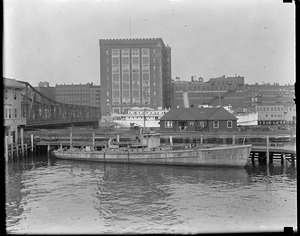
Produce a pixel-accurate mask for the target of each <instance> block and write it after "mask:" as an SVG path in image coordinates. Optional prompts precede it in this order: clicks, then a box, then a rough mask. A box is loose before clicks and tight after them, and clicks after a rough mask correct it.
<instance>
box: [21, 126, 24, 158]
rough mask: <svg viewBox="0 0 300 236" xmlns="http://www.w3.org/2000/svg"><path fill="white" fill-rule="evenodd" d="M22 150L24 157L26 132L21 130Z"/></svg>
mask: <svg viewBox="0 0 300 236" xmlns="http://www.w3.org/2000/svg"><path fill="white" fill-rule="evenodd" d="M21 149H22V156H24V130H23V129H21Z"/></svg>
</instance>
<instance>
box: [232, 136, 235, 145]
mask: <svg viewBox="0 0 300 236" xmlns="http://www.w3.org/2000/svg"><path fill="white" fill-rule="evenodd" d="M232 145H235V135H233V136H232Z"/></svg>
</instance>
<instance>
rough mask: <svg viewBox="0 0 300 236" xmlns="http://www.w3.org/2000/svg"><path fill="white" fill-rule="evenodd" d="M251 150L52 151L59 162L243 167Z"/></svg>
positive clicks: (226, 148) (223, 148) (238, 147)
mask: <svg viewBox="0 0 300 236" xmlns="http://www.w3.org/2000/svg"><path fill="white" fill-rule="evenodd" d="M250 150H251V145H237V146H230V147H214V148H187V149H183V150H155V151H145V150H144V151H143V150H141V149H140V150H139V149H136V150H135V149H129V150H125V149H124V150H120V149H116V150H114V149H112V150H105V151H80V150H77V151H74V150H70V151H68V150H66V151H63V150H55V151H53V154H54V155H55V156H56V157H57V158H61V159H69V160H86V161H98V162H107V163H110V162H111V163H132V164H159V165H190V166H238V167H243V166H245V165H246V164H247V162H248V159H249V154H250Z"/></svg>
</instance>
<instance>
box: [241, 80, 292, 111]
mask: <svg viewBox="0 0 300 236" xmlns="http://www.w3.org/2000/svg"><path fill="white" fill-rule="evenodd" d="M294 98H295V88H294V85H279V84H278V83H275V84H270V83H264V84H257V83H256V84H245V105H246V106H245V107H247V108H249V109H252V110H254V109H255V107H256V106H257V105H272V104H274V103H277V104H287V103H293V102H294Z"/></svg>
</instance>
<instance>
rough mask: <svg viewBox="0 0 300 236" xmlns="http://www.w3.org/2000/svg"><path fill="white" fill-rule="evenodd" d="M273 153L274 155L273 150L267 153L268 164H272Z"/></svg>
mask: <svg viewBox="0 0 300 236" xmlns="http://www.w3.org/2000/svg"><path fill="white" fill-rule="evenodd" d="M273 155H274V153H273V152H270V153H269V164H273Z"/></svg>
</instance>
